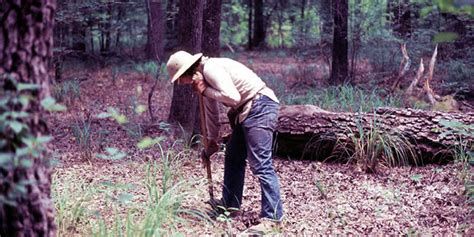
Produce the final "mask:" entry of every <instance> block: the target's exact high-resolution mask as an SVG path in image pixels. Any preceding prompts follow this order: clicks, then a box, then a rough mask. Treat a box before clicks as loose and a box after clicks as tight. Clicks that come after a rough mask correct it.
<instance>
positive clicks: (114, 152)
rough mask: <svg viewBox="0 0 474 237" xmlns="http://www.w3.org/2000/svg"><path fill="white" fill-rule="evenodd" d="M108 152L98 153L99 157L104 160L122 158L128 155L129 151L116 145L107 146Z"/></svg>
mask: <svg viewBox="0 0 474 237" xmlns="http://www.w3.org/2000/svg"><path fill="white" fill-rule="evenodd" d="M105 151H106V152H107V154H96V157H97V158H100V159H104V160H121V159H123V158H124V157H126V156H127V153H125V152H122V151H120V150H119V149H117V148H115V147H106V148H105Z"/></svg>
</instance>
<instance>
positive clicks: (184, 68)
mask: <svg viewBox="0 0 474 237" xmlns="http://www.w3.org/2000/svg"><path fill="white" fill-rule="evenodd" d="M201 57H202V53H197V54H195V55H193V56H192V58H191V60H189V61H188V62H186V63H185V64H184V65H183V66H182V67H181V68H179V70H178V71H177V72H176V73H175V74H174V75H173V78H171V83H174V82H175V81H176V80H178V78H179V77H181V76H182V75H183V74H184V73H185V72H186V71H187V70H188V69H189V68H190V67H191V66H192V65H193V64H194V63H195V62H197V61H198V60H199V59H200V58H201Z"/></svg>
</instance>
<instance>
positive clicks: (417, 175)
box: [411, 174, 423, 183]
mask: <svg viewBox="0 0 474 237" xmlns="http://www.w3.org/2000/svg"><path fill="white" fill-rule="evenodd" d="M422 178H423V175H421V174H415V175H413V176H411V180H413V181H415V182H417V183H419V182H420V181H421V179H422Z"/></svg>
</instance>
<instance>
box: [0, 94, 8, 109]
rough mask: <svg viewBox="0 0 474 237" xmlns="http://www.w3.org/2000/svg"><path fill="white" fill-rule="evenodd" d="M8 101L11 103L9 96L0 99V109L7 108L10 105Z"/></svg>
mask: <svg viewBox="0 0 474 237" xmlns="http://www.w3.org/2000/svg"><path fill="white" fill-rule="evenodd" d="M8 101H10V97H9V96H4V97H2V98H0V107H3V108H6V106H7V104H8Z"/></svg>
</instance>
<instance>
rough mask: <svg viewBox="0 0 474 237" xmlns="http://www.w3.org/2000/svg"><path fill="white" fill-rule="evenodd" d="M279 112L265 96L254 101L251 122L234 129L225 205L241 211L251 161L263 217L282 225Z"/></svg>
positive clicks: (228, 152)
mask: <svg viewBox="0 0 474 237" xmlns="http://www.w3.org/2000/svg"><path fill="white" fill-rule="evenodd" d="M278 112H279V104H278V103H276V102H274V101H273V100H271V99H270V98H268V97H267V96H261V97H260V98H259V99H257V100H254V101H253V105H252V108H251V110H250V112H249V115H248V116H247V118H246V119H245V120H244V121H243V122H242V123H239V124H236V126H235V127H234V129H233V131H232V136H231V138H230V140H229V142H228V143H227V148H226V154H225V164H224V188H223V192H222V193H223V194H222V196H223V200H222V201H223V204H224V205H225V206H226V207H233V208H240V205H241V203H242V193H243V188H244V178H245V166H246V159H247V160H248V163H249V166H250V170H251V171H252V173H253V174H254V175H255V176H256V177H257V178H258V180H259V182H260V189H261V194H262V200H261V205H262V210H261V213H260V217H262V218H269V219H272V220H277V221H281V219H282V217H283V206H282V200H281V197H280V186H279V183H278V177H277V175H276V173H275V170H274V169H273V164H272V144H273V132H274V131H275V127H276V121H277V118H278Z"/></svg>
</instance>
